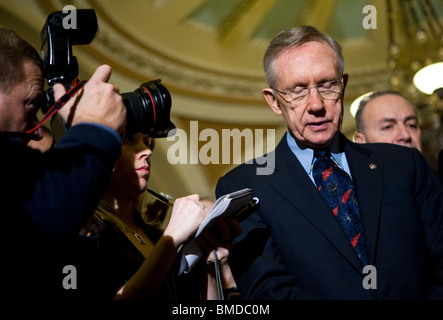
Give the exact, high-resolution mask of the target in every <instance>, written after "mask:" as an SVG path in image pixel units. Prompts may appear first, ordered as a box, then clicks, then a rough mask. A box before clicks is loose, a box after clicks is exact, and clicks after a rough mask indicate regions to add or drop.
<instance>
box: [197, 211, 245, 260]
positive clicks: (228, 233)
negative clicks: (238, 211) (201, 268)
mask: <svg viewBox="0 0 443 320" xmlns="http://www.w3.org/2000/svg"><path fill="white" fill-rule="evenodd" d="M241 232H242V228H241V226H240V223H238V222H237V221H236V220H234V219H232V218H227V219H225V218H217V220H216V224H215V226H214V227H213V228H211V229H209V230H207V229H205V230H203V232H202V234H201V236H199V237H198V238H197V242H198V244H199V245H200V247H201V248H202V249H203V251H204V252H205V253H206V255H207V256H206V257H207V259H206V262H214V255H213V254H212V250H215V251H216V254H217V259H218V260H219V261H220V262H221V263H227V258H228V256H229V250H231V249H232V245H233V241H234V239H235V237H237V236H238V235H239V234H240V233H241Z"/></svg>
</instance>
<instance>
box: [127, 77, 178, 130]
mask: <svg viewBox="0 0 443 320" xmlns="http://www.w3.org/2000/svg"><path fill="white" fill-rule="evenodd" d="M160 81H161V80H159V79H158V80H152V81H149V82H145V83H143V84H141V85H140V87H139V88H138V89H136V90H134V92H127V93H122V94H121V96H122V98H123V103H124V104H125V107H126V114H127V115H126V121H127V125H126V130H127V131H128V132H142V133H146V134H148V135H149V136H150V137H153V138H162V137H166V136H167V135H168V133H169V131H171V130H172V129H175V125H174V124H173V123H172V122H171V120H170V112H171V95H170V94H169V91H168V89H166V88H165V87H164V86H163V85H162V84H161V83H160Z"/></svg>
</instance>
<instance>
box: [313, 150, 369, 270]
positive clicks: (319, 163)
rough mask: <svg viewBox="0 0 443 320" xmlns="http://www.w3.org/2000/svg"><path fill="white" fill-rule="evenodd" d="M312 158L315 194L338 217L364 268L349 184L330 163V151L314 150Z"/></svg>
mask: <svg viewBox="0 0 443 320" xmlns="http://www.w3.org/2000/svg"><path fill="white" fill-rule="evenodd" d="M314 156H315V158H316V161H315V163H314V167H313V175H314V180H315V183H316V185H317V188H318V191H319V192H320V194H321V195H322V197H323V198H324V199H325V201H326V202H327V204H328V205H329V207H330V208H331V210H332V213H333V214H334V215H335V216H336V217H337V219H338V221H339V222H340V224H341V226H342V228H343V230H344V232H345V234H346V235H347V237H348V238H349V241H350V242H351V245H352V246H353V247H354V249H355V251H356V252H357V255H358V257H359V258H360V260H361V261H362V262H363V265H367V264H368V258H367V254H366V245H365V238H364V236H363V228H362V225H361V220H360V214H359V211H358V204H357V199H356V198H355V194H354V185H353V183H352V180H351V178H350V177H349V175H348V174H347V173H346V172H345V171H343V170H341V169H340V168H339V167H338V166H337V164H336V163H335V162H334V161H333V160H332V159H331V153H330V152H329V151H325V150H315V152H314Z"/></svg>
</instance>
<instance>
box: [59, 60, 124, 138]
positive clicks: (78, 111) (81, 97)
mask: <svg viewBox="0 0 443 320" xmlns="http://www.w3.org/2000/svg"><path fill="white" fill-rule="evenodd" d="M110 77H111V67H110V66H108V65H102V66H100V67H98V68H97V69H96V71H95V73H94V74H93V75H92V77H91V79H89V81H88V82H87V83H86V84H85V86H84V87H83V88H82V89H80V90H79V91H78V92H77V93H76V94H75V96H74V97H73V98H71V99H70V100H69V101H68V102H67V103H66V104H65V106H64V107H63V108H61V109H60V110H59V111H58V113H59V115H60V116H61V117H62V118H63V120H64V121H65V122H66V125H67V126H68V127H70V126H73V125H75V124H77V123H80V122H93V123H99V124H103V125H105V126H108V127H110V128H112V129H114V130H116V131H117V132H118V133H122V132H123V129H124V128H125V125H126V108H125V106H124V104H123V100H122V97H121V96H120V95H119V94H118V88H117V87H116V86H114V85H113V84H110V83H107V82H108V80H109V78H110ZM53 90H54V98H55V100H58V99H59V98H60V97H62V96H63V95H64V94H65V93H66V89H65V87H64V86H63V85H61V84H56V85H54V88H53Z"/></svg>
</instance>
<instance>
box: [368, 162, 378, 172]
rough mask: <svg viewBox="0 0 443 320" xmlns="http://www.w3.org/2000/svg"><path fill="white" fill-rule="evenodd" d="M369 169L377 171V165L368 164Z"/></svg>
mask: <svg viewBox="0 0 443 320" xmlns="http://www.w3.org/2000/svg"><path fill="white" fill-rule="evenodd" d="M369 168H370V169H371V170H374V169H377V165H376V164H375V163H371V164H369Z"/></svg>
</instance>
